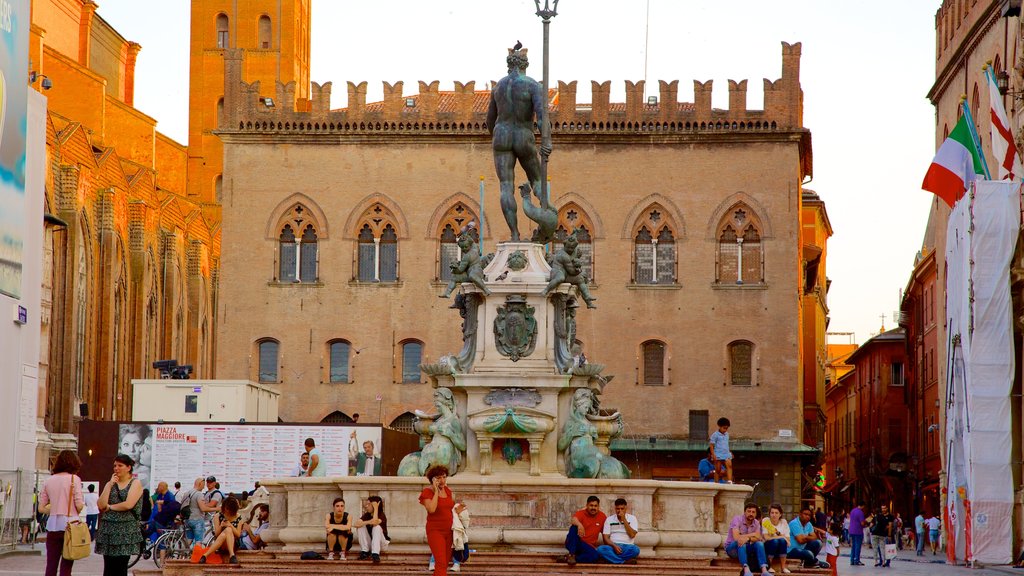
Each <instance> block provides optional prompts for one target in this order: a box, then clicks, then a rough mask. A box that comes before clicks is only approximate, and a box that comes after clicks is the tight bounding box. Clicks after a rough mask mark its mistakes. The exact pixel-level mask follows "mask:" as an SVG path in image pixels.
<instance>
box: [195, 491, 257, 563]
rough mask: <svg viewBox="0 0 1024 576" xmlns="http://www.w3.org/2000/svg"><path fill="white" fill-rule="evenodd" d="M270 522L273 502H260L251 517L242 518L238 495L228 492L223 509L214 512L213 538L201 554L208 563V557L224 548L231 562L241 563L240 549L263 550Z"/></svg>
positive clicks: (250, 514) (200, 558) (202, 560)
mask: <svg viewBox="0 0 1024 576" xmlns="http://www.w3.org/2000/svg"><path fill="white" fill-rule="evenodd" d="M269 526H270V506H269V505H267V504H262V503H261V504H256V505H255V506H253V507H252V510H251V511H250V512H249V519H248V520H245V519H243V518H242V514H241V512H240V511H239V502H238V499H237V498H235V497H234V496H228V497H227V498H225V499H224V502H223V503H222V504H221V507H220V511H218V512H217V513H215V514H214V516H213V541H212V542H211V543H210V547H209V548H207V549H206V551H205V552H203V554H202V556H200V557H199V563H200V564H205V563H206V561H207V558H209V557H210V556H212V555H213V554H216V553H218V552H221V551H223V552H224V553H226V554H227V555H228V563H229V564H238V557H237V556H235V552H236V551H238V550H259V549H261V548H263V547H265V546H266V545H267V544H266V542H264V541H263V538H262V536H261V533H262V532H263V531H264V530H265V529H267V528H268V527H269Z"/></svg>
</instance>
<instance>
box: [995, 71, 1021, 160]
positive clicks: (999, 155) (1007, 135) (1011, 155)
mask: <svg viewBox="0 0 1024 576" xmlns="http://www.w3.org/2000/svg"><path fill="white" fill-rule="evenodd" d="M985 77H986V78H988V102H989V107H990V114H989V117H990V119H991V125H992V155H993V156H995V159H996V165H997V166H998V167H999V171H998V172H997V173H996V174H993V176H995V177H996V179H997V180H1018V179H1020V178H1021V177H1024V168H1022V167H1021V162H1020V154H1018V153H1017V144H1016V143H1014V141H1013V130H1012V129H1011V128H1010V122H1009V120H1007V119H1006V110H1005V109H1004V108H1003V96H1002V94H1000V93H999V87H998V86H996V79H995V74H994V73H993V71H992V68H989V69H988V70H987V71H986V73H985Z"/></svg>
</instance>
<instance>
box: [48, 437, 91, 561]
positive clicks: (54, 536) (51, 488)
mask: <svg viewBox="0 0 1024 576" xmlns="http://www.w3.org/2000/svg"><path fill="white" fill-rule="evenodd" d="M81 467H82V461H81V460H79V459H78V455H77V454H75V453H74V452H72V451H71V450H61V451H60V454H57V460H56V461H55V462H54V463H53V471H52V474H53V475H52V476H50V477H49V478H47V479H46V482H44V483H43V488H42V490H40V492H39V511H40V512H42V513H43V514H49V517H48V518H47V520H46V572H45V574H46V576H57V571H58V567H59V569H60V576H70V574H71V567H72V566H73V565H74V563H75V561H74V560H68V559H66V558H64V557H63V552H64V529H65V528H67V525H68V522H76V521H78V520H79V514H80V513H81V511H82V508H84V507H85V498H84V495H83V494H82V479H81V478H79V477H78V476H77V474H78V469H79V468H81Z"/></svg>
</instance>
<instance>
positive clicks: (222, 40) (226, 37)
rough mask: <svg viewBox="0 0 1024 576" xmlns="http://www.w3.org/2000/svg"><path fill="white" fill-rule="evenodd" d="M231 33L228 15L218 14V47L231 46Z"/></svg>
mask: <svg viewBox="0 0 1024 576" xmlns="http://www.w3.org/2000/svg"><path fill="white" fill-rule="evenodd" d="M230 38H231V34H230V33H229V32H228V15H227V14H223V13H221V14H217V48H230V47H231V46H230V44H229V42H230Z"/></svg>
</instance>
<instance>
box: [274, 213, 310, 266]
mask: <svg viewBox="0 0 1024 576" xmlns="http://www.w3.org/2000/svg"><path fill="white" fill-rule="evenodd" d="M282 223H283V225H282V226H281V228H280V230H281V233H280V235H279V236H278V259H277V264H278V266H277V267H278V270H277V279H278V282H306V283H315V282H318V281H319V270H318V258H319V252H318V246H319V243H318V242H317V233H316V225H315V223H313V222H312V221H311V218H310V215H309V211H308V210H306V209H305V208H304V207H303V206H302V204H296V205H295V207H294V208H292V209H291V210H289V211H288V212H287V213H286V214H285V217H284V218H283V219H282ZM299 230H301V231H302V233H301V236H300V235H298V234H297V231H299Z"/></svg>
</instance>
